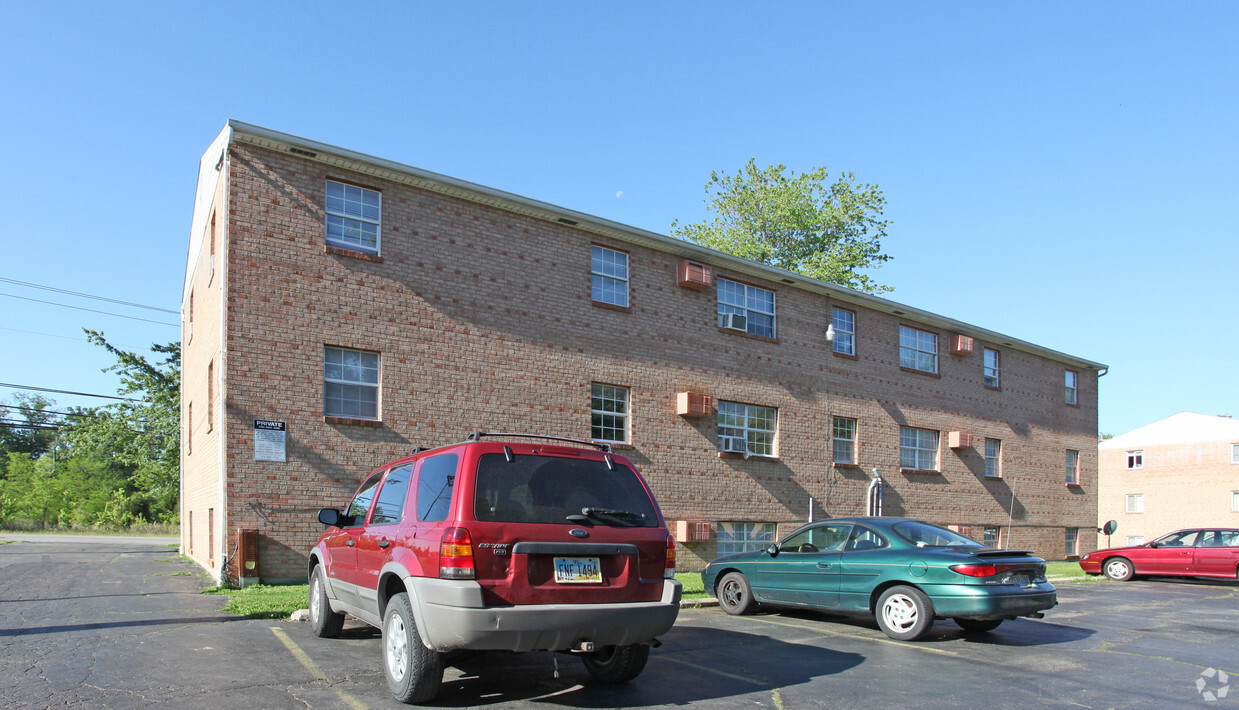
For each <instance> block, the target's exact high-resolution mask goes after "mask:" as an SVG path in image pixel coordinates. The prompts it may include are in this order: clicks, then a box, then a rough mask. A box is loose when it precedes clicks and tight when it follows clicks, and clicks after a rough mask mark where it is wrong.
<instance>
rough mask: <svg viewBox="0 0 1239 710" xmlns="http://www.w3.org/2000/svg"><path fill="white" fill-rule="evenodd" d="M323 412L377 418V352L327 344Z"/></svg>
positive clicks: (361, 417) (327, 414) (333, 415)
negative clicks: (334, 346) (347, 348)
mask: <svg viewBox="0 0 1239 710" xmlns="http://www.w3.org/2000/svg"><path fill="white" fill-rule="evenodd" d="M323 393H324V396H323V414H324V415H326V416H329V417H348V418H356V419H378V418H379V354H378V353H367V352H362V351H360V350H346V349H344V348H333V347H331V346H327V348H326V349H325V351H324V356H323Z"/></svg>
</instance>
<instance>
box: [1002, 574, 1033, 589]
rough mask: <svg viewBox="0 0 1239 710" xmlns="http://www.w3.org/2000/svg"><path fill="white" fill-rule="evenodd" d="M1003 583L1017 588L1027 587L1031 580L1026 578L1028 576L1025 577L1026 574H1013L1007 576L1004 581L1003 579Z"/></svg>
mask: <svg viewBox="0 0 1239 710" xmlns="http://www.w3.org/2000/svg"><path fill="white" fill-rule="evenodd" d="M1003 581H1004V582H1006V583H1007V584H1015V585H1018V586H1021V587H1028V586H1031V585H1032V580H1031V579H1029V578H1028V575H1026V574H1013V575H1009V576H1008V577H1007V578H1006V579H1004V580H1003Z"/></svg>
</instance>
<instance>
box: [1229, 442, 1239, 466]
mask: <svg viewBox="0 0 1239 710" xmlns="http://www.w3.org/2000/svg"><path fill="white" fill-rule="evenodd" d="M1230 462H1231V463H1239V444H1231V445H1230Z"/></svg>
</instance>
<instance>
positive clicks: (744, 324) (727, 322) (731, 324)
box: [720, 313, 749, 330]
mask: <svg viewBox="0 0 1239 710" xmlns="http://www.w3.org/2000/svg"><path fill="white" fill-rule="evenodd" d="M720 320H722V322H723V323H722V327H724V328H729V329H731V330H748V328H749V317H748V316H745V315H740V314H739V313H724V314H723V315H722V317H721V318H720Z"/></svg>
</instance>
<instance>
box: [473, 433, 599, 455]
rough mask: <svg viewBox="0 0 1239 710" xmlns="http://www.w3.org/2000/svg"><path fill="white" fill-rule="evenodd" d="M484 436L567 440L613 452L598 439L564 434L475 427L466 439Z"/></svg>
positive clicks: (477, 438)
mask: <svg viewBox="0 0 1239 710" xmlns="http://www.w3.org/2000/svg"><path fill="white" fill-rule="evenodd" d="M484 436H498V437H518V438H521V439H545V440H547V441H566V442H568V443H569V444H579V445H581V446H589V447H591V448H595V449H598V450H599V451H604V452H606V453H608V454H609V453H611V445H610V444H605V443H600V442H597V441H583V440H581V439H567V438H564V437H562V436H546V435H544V434H521V433H518V432H493V431H492V432H487V431H480V430H478V429H474V430H473V431H471V432H469V436H466V437H465V441H481V440H482V437H484Z"/></svg>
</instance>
